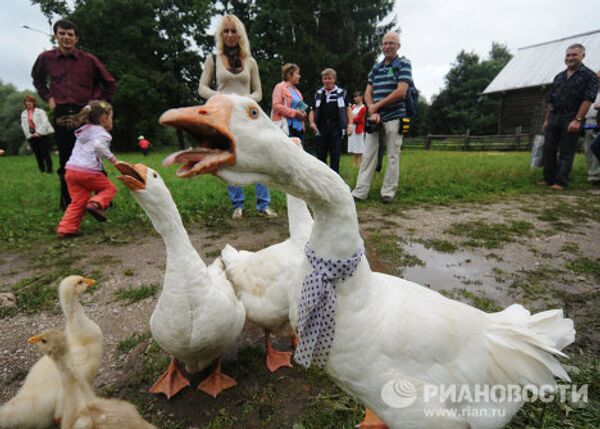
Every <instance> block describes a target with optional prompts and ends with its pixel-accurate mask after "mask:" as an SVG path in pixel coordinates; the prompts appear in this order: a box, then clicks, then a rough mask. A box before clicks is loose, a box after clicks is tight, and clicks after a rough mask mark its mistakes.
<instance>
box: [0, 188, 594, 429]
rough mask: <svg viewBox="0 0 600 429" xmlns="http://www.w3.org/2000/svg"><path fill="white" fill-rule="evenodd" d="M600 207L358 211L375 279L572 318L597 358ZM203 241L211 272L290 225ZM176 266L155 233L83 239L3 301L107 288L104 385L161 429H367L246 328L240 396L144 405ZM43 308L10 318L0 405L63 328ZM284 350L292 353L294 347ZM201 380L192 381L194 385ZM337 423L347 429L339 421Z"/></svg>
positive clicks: (159, 364)
mask: <svg viewBox="0 0 600 429" xmlns="http://www.w3.org/2000/svg"><path fill="white" fill-rule="evenodd" d="M599 209H600V192H598V191H590V192H588V193H586V194H580V195H569V194H567V195H550V194H547V195H542V196H527V197H519V198H516V199H512V200H510V201H504V202H499V203H494V204H486V205H480V204H458V205H454V206H450V207H431V208H428V207H423V208H418V209H410V210H399V209H398V207H396V206H391V207H389V206H384V207H380V208H369V207H361V206H359V217H360V221H361V228H362V233H363V237H364V238H365V243H366V245H367V252H368V256H369V259H370V262H371V265H372V267H373V269H374V270H378V271H384V272H388V273H392V274H396V275H403V276H404V277H405V278H407V279H409V280H413V281H416V282H417V283H420V284H423V285H426V286H428V287H431V288H432V289H435V290H438V291H441V292H442V293H444V294H446V295H447V296H450V297H452V298H454V299H458V300H462V301H465V302H468V303H469V304H472V305H475V306H477V307H479V308H482V309H484V310H486V311H495V310H498V309H500V308H503V307H505V306H507V305H509V304H511V303H513V302H521V303H523V304H525V305H526V306H527V307H528V308H529V309H531V310H536V311H537V310H542V309H546V308H553V307H563V308H565V311H566V312H567V314H568V315H569V316H570V317H572V318H573V319H574V320H575V323H576V327H577V330H578V335H577V343H576V345H575V346H572V348H571V349H572V350H581V351H583V353H585V354H588V355H590V356H594V355H597V354H598V353H600V334H599V332H600V330H599V329H598V328H600V322H599V317H598V312H597V307H598V306H599V305H600V294H599V284H600V272H599V266H600V260H599V259H598V251H599V246H598V243H600V228H599V221H600V216H599V215H598V213H600V211H599ZM190 236H191V238H192V242H193V243H194V245H195V247H196V248H197V249H198V250H199V252H200V253H201V255H202V256H203V258H204V259H205V261H212V260H213V259H214V257H215V256H216V255H218V253H219V250H220V249H221V248H222V247H223V246H224V245H225V244H226V243H230V244H232V245H234V246H235V247H237V248H240V249H248V250H257V249H260V248H263V247H265V246H267V245H270V244H273V243H277V242H279V241H281V240H283V239H284V238H286V236H287V223H286V221H285V219H283V218H279V219H277V220H264V219H247V220H244V221H242V222H238V223H236V222H233V221H231V222H229V223H228V224H227V225H222V226H220V227H219V228H211V229H203V230H195V229H191V233H190ZM164 268H165V251H164V246H163V244H162V241H161V240H160V238H159V237H158V235H157V234H156V233H155V232H154V231H153V230H152V229H151V226H149V225H148V226H146V227H144V228H143V229H142V231H141V232H136V233H132V235H131V236H123V235H117V236H114V235H107V236H102V237H82V238H79V239H77V241H70V242H61V243H52V244H46V245H39V246H38V247H36V248H35V249H29V250H27V251H22V252H13V253H2V254H0V292H2V291H10V290H12V289H14V288H15V287H19V288H20V289H19V291H18V293H25V291H27V290H28V288H29V289H30V288H34V287H35V288H41V289H39V290H42V289H43V290H45V291H47V290H48V289H49V287H48V286H49V285H48V284H43V283H44V282H45V281H46V282H50V286H51V287H52V288H54V287H55V286H56V282H55V281H53V280H54V279H52V281H50V280H49V279H51V278H52V276H53V275H55V276H58V274H57V273H70V272H81V273H84V274H86V275H90V276H92V277H94V278H96V279H97V280H98V287H97V288H96V289H95V290H94V291H93V292H92V293H89V294H85V296H84V298H83V301H84V307H85V311H86V312H87V314H88V315H89V316H90V317H91V318H92V319H94V320H95V321H97V323H98V324H99V325H100V327H101V328H102V330H103V331H104V335H105V351H104V363H103V366H102V368H101V370H100V373H99V374H98V378H97V381H96V387H97V388H98V389H99V391H100V392H101V393H104V394H109V395H117V396H121V397H125V398H127V399H128V400H131V401H134V402H135V403H136V404H137V405H138V406H139V407H140V408H141V409H142V411H143V412H144V413H146V415H147V416H152V418H154V420H155V422H156V423H157V424H160V425H161V427H164V428H201V427H202V428H228V427H235V428H238V427H239V428H254V427H256V428H259V427H260V428H263V427H265V428H271V427H273V428H275V427H285V428H288V427H289V428H291V427H294V428H309V427H319V426H318V425H321V426H320V427H336V428H339V427H350V426H346V424H350V423H351V422H352V421H354V423H356V420H355V419H356V417H357V416H359V415H360V405H359V404H357V403H355V402H354V401H352V400H351V399H349V398H347V397H345V395H343V394H341V393H340V392H339V391H338V390H337V389H336V388H334V387H333V386H332V385H331V384H330V382H329V381H328V380H327V379H326V377H324V376H323V374H321V373H319V372H317V371H303V370H300V369H298V368H293V369H284V370H281V371H280V372H277V373H275V374H273V375H271V374H268V373H267V371H266V369H264V367H263V366H262V356H263V355H262V337H261V336H260V332H259V331H258V330H257V329H256V328H253V327H247V328H246V329H245V331H244V334H243V336H242V338H241V339H240V340H239V341H238V344H237V345H236V347H234V348H233V349H232V350H231V351H230V352H229V353H228V354H227V356H226V358H225V364H224V367H225V369H226V371H227V372H228V373H230V374H231V375H233V376H235V377H237V379H238V382H239V383H240V385H239V386H238V388H236V389H232V390H230V391H228V392H227V393H226V394H223V395H221V396H220V397H219V398H218V399H216V400H214V399H212V398H209V397H206V395H203V394H201V393H199V392H196V391H194V390H192V389H187V390H186V391H184V392H182V393H181V394H180V395H178V396H177V397H176V398H175V399H174V400H172V401H170V402H167V401H166V400H164V399H163V398H160V397H158V398H157V397H153V396H150V394H147V393H144V392H145V391H146V390H147V388H148V386H149V385H151V383H152V381H153V379H154V378H155V377H156V376H157V375H158V374H159V373H160V372H162V370H163V369H164V365H165V363H166V356H164V354H162V352H160V351H159V350H158V349H157V347H156V345H155V344H154V343H152V342H151V340H150V339H149V326H148V320H149V316H150V314H151V312H152V309H153V307H154V304H155V302H156V299H157V296H158V293H159V291H160V287H161V283H162V274H163V271H164ZM123 288H133V289H135V290H136V291H137V292H139V293H140V294H142V292H143V291H146V292H145V293H146V295H141V296H136V297H137V298H140V297H143V296H147V297H146V298H145V299H140V300H139V301H137V302H134V303H132V304H129V305H128V304H127V302H125V301H123V300H120V299H119V298H118V295H117V294H116V293H117V291H119V290H120V289H123ZM37 291H38V289H36V291H34V293H33V294H34V295H35V294H37V293H38V292H37ZM132 299H133V298H132ZM41 308H43V310H35V311H33V312H32V314H24V313H23V312H19V313H17V314H16V315H11V316H10V317H5V318H2V319H0V324H1V329H0V344H1V345H0V403H2V402H4V401H6V400H7V399H9V398H10V397H11V396H13V395H14V393H15V392H16V390H17V389H18V388H19V386H20V384H21V382H22V379H23V378H24V376H25V375H26V373H27V370H28V368H30V366H31V365H32V364H33V362H34V361H35V360H36V359H37V358H38V357H39V356H38V355H37V354H36V353H35V351H34V350H32V348H31V347H29V346H28V345H27V344H26V339H27V338H28V337H29V336H30V335H32V334H34V333H36V332H39V331H40V330H42V329H45V328H49V327H60V326H62V316H61V315H60V314H59V313H58V311H57V306H56V304H55V302H46V303H45V304H44V305H43V306H42V307H41ZM278 345H279V347H280V348H285V347H287V342H286V341H285V340H282V341H280V342H279V344H278ZM198 380H200V376H194V377H193V382H194V383H197V382H198ZM317 398H318V399H317ZM340 404H341V405H340ZM332 407H333V409H334V410H337V411H334V412H331V409H332ZM336 407H337V408H336ZM339 407H342V409H341V411H339V409H338V408H339ZM344 407H345V408H344ZM332 415H333V416H334V417H335V418H336V419H337V420H333V421H334V422H336V423H329V422H331V421H332V420H331V416H332ZM327 419H329V420H327ZM333 424H334V425H336V426H327V425H333Z"/></svg>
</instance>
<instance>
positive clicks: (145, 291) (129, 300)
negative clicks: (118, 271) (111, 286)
mask: <svg viewBox="0 0 600 429" xmlns="http://www.w3.org/2000/svg"><path fill="white" fill-rule="evenodd" d="M157 291H158V285H156V284H151V285H141V286H138V287H130V288H120V289H117V290H115V291H114V295H115V298H116V300H117V301H123V302H124V305H131V304H134V303H136V302H138V301H142V300H144V299H146V298H149V297H151V296H154V295H156V292H157Z"/></svg>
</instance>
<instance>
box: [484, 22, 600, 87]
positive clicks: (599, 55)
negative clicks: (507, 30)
mask: <svg viewBox="0 0 600 429" xmlns="http://www.w3.org/2000/svg"><path fill="white" fill-rule="evenodd" d="M573 43H581V44H582V45H583V46H585V58H584V60H583V63H584V64H585V65H586V66H588V67H589V68H591V69H592V70H594V71H598V70H599V69H600V30H596V31H590V32H587V33H582V34H576V35H574V36H569V37H565V38H563V39H558V40H552V41H550V42H545V43H539V44H536V45H531V46H525V47H523V48H519V50H518V51H517V53H516V54H515V56H514V57H513V58H512V59H511V60H510V61H509V62H508V64H506V66H504V68H503V69H502V70H501V71H500V73H498V75H497V76H496V77H495V78H494V80H493V81H492V82H491V83H490V84H489V85H488V87H487V88H486V89H485V91H483V93H484V94H492V93H495V92H502V91H509V90H511V89H520V88H530V87H534V86H540V85H548V84H550V83H552V81H553V80H554V76H556V74H557V73H559V72H560V71H562V70H564V69H565V68H566V66H565V51H566V50H567V48H568V47H569V46H570V45H572V44H573Z"/></svg>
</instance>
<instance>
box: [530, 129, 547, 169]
mask: <svg viewBox="0 0 600 429" xmlns="http://www.w3.org/2000/svg"><path fill="white" fill-rule="evenodd" d="M530 166H531V168H539V167H543V166H544V136H540V135H537V136H535V138H534V139H533V145H532V147H531V163H530Z"/></svg>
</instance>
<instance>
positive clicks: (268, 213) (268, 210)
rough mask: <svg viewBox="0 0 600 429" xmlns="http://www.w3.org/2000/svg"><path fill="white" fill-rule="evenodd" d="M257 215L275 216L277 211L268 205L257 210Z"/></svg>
mask: <svg viewBox="0 0 600 429" xmlns="http://www.w3.org/2000/svg"><path fill="white" fill-rule="evenodd" d="M258 215H259V216H263V217H277V212H276V211H275V210H273V209H272V208H270V207H267V208H266V209H264V210H261V211H259V212H258Z"/></svg>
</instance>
